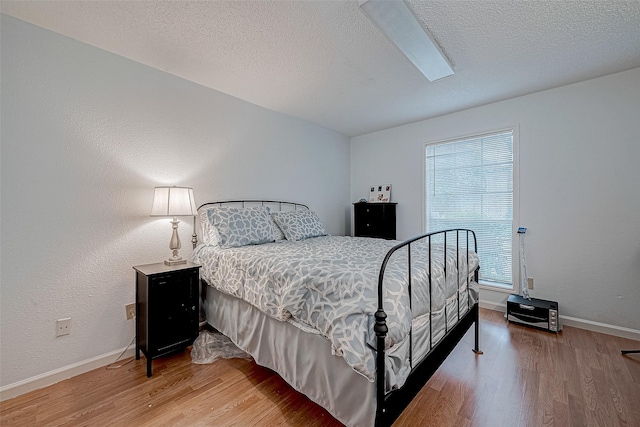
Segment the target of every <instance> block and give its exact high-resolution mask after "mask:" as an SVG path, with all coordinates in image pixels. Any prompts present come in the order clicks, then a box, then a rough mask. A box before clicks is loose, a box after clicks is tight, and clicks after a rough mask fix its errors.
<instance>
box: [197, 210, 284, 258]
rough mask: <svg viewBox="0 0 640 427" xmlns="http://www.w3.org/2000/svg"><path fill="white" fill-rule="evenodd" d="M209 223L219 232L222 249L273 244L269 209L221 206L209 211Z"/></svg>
mask: <svg viewBox="0 0 640 427" xmlns="http://www.w3.org/2000/svg"><path fill="white" fill-rule="evenodd" d="M207 215H208V216H209V222H210V223H211V224H212V225H213V226H214V227H215V228H217V230H218V234H219V235H220V247H221V248H237V247H240V246H246V245H260V244H262V243H268V242H273V228H272V226H271V220H270V219H269V208H268V207H263V206H258V207H251V208H236V207H231V206H219V207H214V208H211V209H209V210H208V211H207Z"/></svg>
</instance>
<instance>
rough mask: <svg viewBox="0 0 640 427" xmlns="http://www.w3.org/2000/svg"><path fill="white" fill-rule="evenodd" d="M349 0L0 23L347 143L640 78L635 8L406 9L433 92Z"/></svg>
mask: <svg viewBox="0 0 640 427" xmlns="http://www.w3.org/2000/svg"><path fill="white" fill-rule="evenodd" d="M360 3H361V1H358V0H343V1H323V0H296V1H149V2H144V1H51V0H49V1H4V0H3V1H2V2H1V4H0V7H1V11H2V13H5V14H8V15H11V16H14V17H16V18H18V19H21V20H24V21H27V22H30V23H32V24H35V25H38V26H41V27H44V28H46V29H49V30H51V31H54V32H57V33H60V34H63V35H65V36H68V37H71V38H73V39H77V40H80V41H82V42H85V43H88V44H90V45H93V46H96V47H99V48H102V49H105V50H107V51H110V52H113V53H116V54H118V55H122V56H124V57H127V58H130V59H132V60H135V61H138V62H141V63H143V64H146V65H149V66H152V67H154V68H157V69H160V70H164V71H166V72H168V73H171V74H175V75H177V76H180V77H183V78H185V79H188V80H191V81H193V82H196V83H199V84H201V85H203V86H207V87H210V88H213V89H216V90H218V91H220V92H224V93H226V94H229V95H232V96H235V97H238V98H241V99H244V100H246V101H249V102H251V103H254V104H257V105H260V106H263V107H266V108H269V109H271V110H275V111H279V112H282V113H286V114H290V115H292V116H296V117H299V118H302V119H304V120H307V121H309V122H312V123H316V124H318V125H320V126H323V127H326V128H329V129H333V130H336V131H338V132H340V133H343V134H345V135H347V136H355V135H361V134H365V133H369V132H372V131H376V130H381V129H386V128H389V127H393V126H397V125H401V124H405V123H410V122H414V121H418V120H422V119H426V118H429V117H435V116H438V115H442V114H446V113H450V112H453V111H458V110H462V109H465V108H469V107H473V106H477V105H482V104H486V103H489V102H493V101H498V100H502V99H507V98H511V97H514V96H519V95H524V94H527V93H532V92H536V91H540V90H544V89H549V88H552V87H557V86H561V85H565V84H568V83H573V82H578V81H582V80H586V79H590V78H594V77H598V76H602V75H606V74H610V73H614V72H618V71H623V70H627V69H630V68H635V67H640V0H621V1H616V0H610V1H606V0H596V1H526V2H525V1H517V2H516V1H510V0H474V1H457V0H444V1H416V0H409V1H407V3H408V4H409V5H410V7H411V8H412V9H413V10H414V12H415V13H416V15H417V16H418V17H419V19H420V20H421V21H422V24H423V25H424V26H425V27H426V28H427V29H429V31H430V32H431V34H432V35H433V37H434V38H435V40H436V41H437V42H438V43H439V44H440V46H441V48H442V50H443V51H444V53H445V55H447V57H448V58H449V60H450V62H451V63H452V64H453V68H454V70H455V75H453V76H451V77H447V78H445V79H442V80H439V81H435V82H429V81H428V80H427V79H426V78H425V77H424V76H422V74H420V72H419V71H418V70H417V69H415V68H414V66H413V65H412V64H411V63H410V62H409V60H408V59H406V58H405V57H403V56H402V54H401V53H400V52H399V51H398V50H397V49H396V48H395V47H394V46H393V45H391V44H390V42H389V41H388V40H387V39H386V38H385V37H384V36H383V35H382V34H381V33H380V32H379V30H378V29H377V27H375V25H374V24H373V23H372V22H371V21H370V20H369V19H368V18H367V16H366V15H364V13H362V12H361V11H360V10H359V8H358V5H359V4H360Z"/></svg>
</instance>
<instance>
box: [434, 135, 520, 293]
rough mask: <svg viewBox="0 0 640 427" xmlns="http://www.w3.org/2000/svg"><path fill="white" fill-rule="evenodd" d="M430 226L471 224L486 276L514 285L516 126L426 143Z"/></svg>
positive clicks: (488, 280) (482, 271)
mask: <svg viewBox="0 0 640 427" xmlns="http://www.w3.org/2000/svg"><path fill="white" fill-rule="evenodd" d="M425 172H426V173H425V175H426V182H425V186H426V192H425V193H426V198H425V201H426V211H425V212H426V231H427V232H431V231H437V230H442V229H449V228H468V229H471V230H473V231H475V233H476V236H477V238H478V252H479V257H480V271H481V274H482V280H483V281H486V282H489V283H494V284H495V285H498V286H512V283H513V279H512V261H513V260H512V257H513V255H512V242H513V237H512V232H513V131H512V130H509V131H501V132H500V133H493V134H486V135H480V136H474V137H470V138H465V139H460V140H455V141H448V142H443V143H436V144H430V145H427V146H426V171H425Z"/></svg>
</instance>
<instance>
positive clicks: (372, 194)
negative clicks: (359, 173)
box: [369, 184, 391, 203]
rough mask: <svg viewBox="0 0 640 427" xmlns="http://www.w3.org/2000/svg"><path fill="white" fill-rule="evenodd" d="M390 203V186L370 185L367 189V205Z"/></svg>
mask: <svg viewBox="0 0 640 427" xmlns="http://www.w3.org/2000/svg"><path fill="white" fill-rule="evenodd" d="M390 201H391V184H383V185H372V186H371V187H369V203H389V202H390Z"/></svg>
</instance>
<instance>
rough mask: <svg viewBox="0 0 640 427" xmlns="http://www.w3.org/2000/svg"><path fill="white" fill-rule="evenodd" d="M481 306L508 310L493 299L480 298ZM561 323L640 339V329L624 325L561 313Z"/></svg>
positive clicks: (496, 309) (504, 311)
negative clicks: (483, 299)
mask: <svg viewBox="0 0 640 427" xmlns="http://www.w3.org/2000/svg"><path fill="white" fill-rule="evenodd" d="M480 307H482V308H487V309H489V310H494V311H501V312H503V313H506V312H507V305H506V304H501V303H496V302H493V301H482V300H480ZM560 324H561V325H562V326H572V327H574V328H580V329H586V330H587V331H593V332H600V333H602V334H608V335H613V336H616V337H622V338H628V339H631V340H635V341H640V331H639V330H637V329H631V328H625V327H623V326H616V325H609V324H607V323H600V322H594V321H592V320H586V319H580V318H577V317H570V316H563V315H560Z"/></svg>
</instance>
